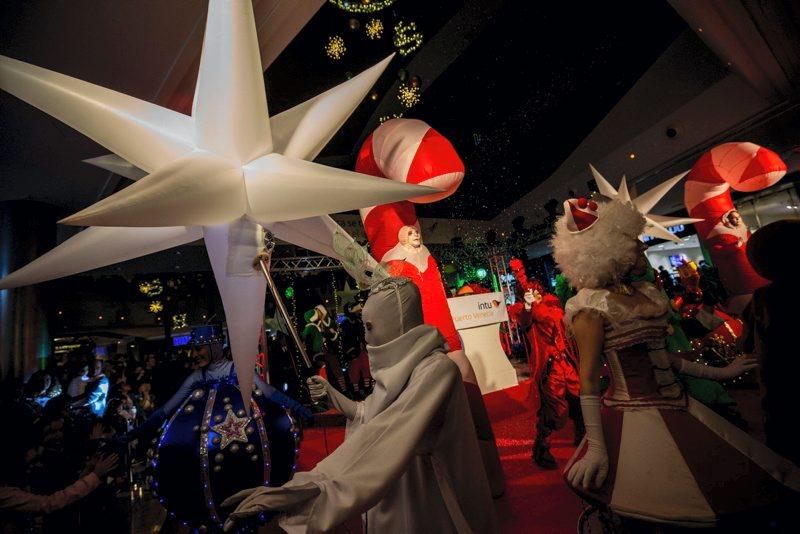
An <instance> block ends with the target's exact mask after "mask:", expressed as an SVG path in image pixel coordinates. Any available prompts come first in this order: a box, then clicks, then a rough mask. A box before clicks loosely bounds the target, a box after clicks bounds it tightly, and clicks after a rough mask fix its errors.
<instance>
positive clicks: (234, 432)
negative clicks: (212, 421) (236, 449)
mask: <svg viewBox="0 0 800 534" xmlns="http://www.w3.org/2000/svg"><path fill="white" fill-rule="evenodd" d="M249 422H250V418H249V417H236V414H235V413H233V410H231V409H230V408H228V413H227V414H225V420H224V421H222V422H221V423H217V424H216V425H211V430H213V431H214V432H216V433H217V434H219V437H220V439H221V442H220V444H219V448H220V450H222V449H224V448H225V447H227V446H228V445H230V444H231V443H233V442H234V441H239V442H241V443H247V423H249Z"/></svg>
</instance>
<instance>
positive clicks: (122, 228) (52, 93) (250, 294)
mask: <svg viewBox="0 0 800 534" xmlns="http://www.w3.org/2000/svg"><path fill="white" fill-rule="evenodd" d="M390 60H391V57H389V58H386V59H385V60H383V61H382V62H381V63H379V64H378V65H375V66H374V67H372V68H370V69H368V70H366V71H364V72H363V73H361V74H360V75H358V76H356V77H354V78H353V79H351V80H349V81H347V82H345V83H343V84H341V85H339V86H337V87H334V88H333V89H331V90H329V91H327V92H325V93H322V94H320V95H318V96H316V97H314V98H312V99H311V100H308V101H306V102H304V103H302V104H300V105H298V106H296V107H294V108H292V109H289V110H288V111H285V112H283V113H281V114H279V115H277V116H275V117H268V114H267V101H266V94H265V91H264V78H263V72H262V69H261V60H260V53H259V46H258V39H257V36H256V27H255V23H254V19H253V9H252V4H251V2H249V1H244V0H240V1H230V0H211V1H210V2H209V8H208V16H207V22H206V31H205V37H204V41H203V50H202V55H201V59H200V70H199V73H198V79H197V87H196V89H195V97H194V104H193V109H192V116H191V117H188V116H186V115H183V114H180V113H177V112H175V111H172V110H170V109H166V108H162V107H160V106H157V105H155V104H152V103H150V102H146V101H143V100H139V99H137V98H133V97H130V96H127V95H125V94H122V93H118V92H116V91H112V90H109V89H105V88H103V87H99V86H96V85H93V84H90V83H87V82H84V81H81V80H78V79H75V78H71V77H69V76H64V75H62V74H58V73H56V72H53V71H49V70H46V69H43V68H40V67H36V66H33V65H29V64H26V63H23V62H21V61H17V60H14V59H11V58H8V57H4V56H0V88H2V89H4V90H6V91H8V92H9V93H11V94H13V95H15V96H16V97H18V98H20V99H22V100H24V101H25V102H27V103H29V104H31V105H33V106H35V107H37V108H39V109H41V110H42V111H44V112H46V113H48V114H50V115H52V116H53V117H55V118H57V119H59V120H60V121H62V122H64V123H66V124H68V125H69V126H71V127H73V128H75V129H76V130H78V131H80V132H81V133H83V134H84V135H86V136H88V137H90V138H91V139H93V140H95V141H97V142H98V143H100V144H101V145H103V146H104V147H106V148H107V149H109V150H111V151H112V152H113V153H114V154H116V156H118V157H112V160H111V161H110V162H109V161H108V160H107V158H105V159H104V158H101V159H103V161H104V162H105V163H106V164H108V165H117V166H121V167H124V166H126V165H127V166H128V167H129V169H128V170H132V171H136V170H137V169H141V170H142V171H143V172H141V173H136V172H134V173H133V174H130V173H129V174H128V175H129V176H133V177H134V178H140V179H139V180H138V181H136V182H135V183H134V184H132V185H130V186H129V187H127V188H125V189H123V190H122V191H120V192H118V193H116V194H113V195H111V196H109V197H107V198H105V199H103V200H101V201H99V202H97V203H95V204H94V205H92V206H90V207H88V208H86V209H84V210H82V211H80V212H78V213H76V214H74V215H72V216H70V217H67V218H66V219H64V220H63V221H61V222H62V223H64V224H71V225H78V226H90V228H88V229H86V230H84V231H82V232H80V233H79V234H77V235H76V236H74V237H72V238H71V239H69V240H67V241H65V242H64V243H62V244H61V245H60V246H58V247H56V248H55V249H53V250H51V251H50V252H48V253H47V254H45V255H43V256H41V257H40V258H38V259H36V260H35V261H34V262H32V263H30V264H28V265H26V266H25V267H23V268H21V269H19V270H18V271H15V272H13V273H11V274H10V275H9V276H7V277H6V278H5V279H3V280H2V281H0V289H5V288H11V287H17V286H21V285H27V284H33V283H37V282H42V281H45V280H51V279H53V278H59V277H62V276H68V275H71V274H75V273H79V272H83V271H87V270H90V269H95V268H98V267H103V266H106V265H110V264H112V263H117V262H120V261H125V260H129V259H132V258H136V257H139V256H144V255H146V254H150V253H153V252H158V251H160V250H164V249H167V248H170V247H174V246H178V245H182V244H185V243H189V242H191V241H195V240H197V239H201V238H202V239H204V241H205V245H206V249H207V251H208V255H209V259H210V260H211V266H212V268H213V270H214V276H215V277H216V280H217V285H218V287H219V290H220V293H221V296H222V302H223V306H224V309H225V316H226V319H227V324H228V333H229V337H230V346H231V350H232V353H233V359H234V362H235V364H236V370H237V374H238V377H239V384H240V388H241V391H242V395H243V397H244V398H245V399H248V400H249V397H250V392H251V390H252V382H253V368H254V364H255V359H256V354H257V353H258V336H259V329H260V327H261V324H262V320H263V310H264V297H265V292H266V282H265V280H264V279H263V277H262V276H261V275H260V274H259V273H257V272H256V271H254V270H253V267H252V264H253V259H254V257H255V256H256V254H257V253H258V252H259V251H260V249H261V246H262V242H261V237H262V234H263V231H264V228H267V229H269V230H270V231H272V232H273V233H274V234H275V235H276V236H277V237H278V238H280V239H283V240H285V241H289V242H291V243H294V244H297V245H300V246H302V247H304V248H307V249H311V250H314V251H317V252H320V253H323V254H328V255H331V256H336V253H335V251H334V250H333V248H332V239H333V237H332V236H333V234H334V233H337V232H338V233H340V234H344V235H346V232H344V230H342V229H341V228H340V227H339V226H338V225H337V224H336V223H335V222H334V221H333V220H332V219H331V218H330V217H328V216H327V214H328V213H335V212H340V211H346V210H352V209H356V208H361V207H365V206H373V205H376V204H385V203H388V202H395V201H398V200H403V199H408V198H412V197H415V196H420V195H426V194H430V192H431V190H430V188H427V187H420V186H412V185H407V184H401V183H399V182H394V181H392V180H382V179H379V178H373V177H367V176H364V175H360V174H357V173H353V172H349V171H345V170H340V169H334V168H330V167H325V166H322V165H318V164H315V163H311V162H310V161H309V160H312V159H314V158H315V157H316V156H317V155H318V154H319V152H320V151H321V150H322V148H323V147H324V146H325V144H326V143H327V142H328V141H329V140H330V139H331V137H333V135H334V133H336V131H337V130H338V129H339V128H340V127H341V126H342V124H344V122H345V120H347V118H348V117H349V115H350V114H351V113H352V112H353V110H354V109H355V108H356V106H357V105H358V104H359V103H360V102H361V101H362V100H363V99H364V97H365V96H366V94H367V92H368V91H369V89H370V88H371V87H372V85H373V83H374V82H375V81H376V80H377V78H378V77H379V76H380V74H381V73H382V72H383V70H384V69H385V68H386V66H387V65H388V64H389V61H390ZM95 163H96V164H98V165H101V166H102V163H101V162H95ZM249 405H250V403H249V402H248V401H245V406H249Z"/></svg>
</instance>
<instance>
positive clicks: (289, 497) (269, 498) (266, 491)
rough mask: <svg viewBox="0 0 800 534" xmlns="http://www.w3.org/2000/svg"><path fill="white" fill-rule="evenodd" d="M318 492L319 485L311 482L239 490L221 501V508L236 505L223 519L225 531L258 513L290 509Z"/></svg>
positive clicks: (234, 527)
mask: <svg viewBox="0 0 800 534" xmlns="http://www.w3.org/2000/svg"><path fill="white" fill-rule="evenodd" d="M319 494H320V489H319V487H317V486H316V485H313V484H307V485H305V486H304V487H293V488H286V487H281V488H265V487H263V486H258V487H256V488H250V489H246V490H243V491H240V492H239V493H236V494H234V495H232V496H230V497H228V498H227V499H225V500H224V501H222V504H221V506H222V507H223V508H228V507H231V506H236V510H234V511H233V512H232V513H231V514H230V515H229V516H228V519H227V520H226V521H225V532H231V531H233V530H234V529H236V524H237V523H240V524H241V523H243V522H244V521H246V520H248V519H251V518H253V517H254V516H257V515H258V514H260V513H263V512H270V511H273V512H274V511H280V510H290V509H292V508H294V507H296V506H298V505H300V504H302V503H304V502H306V501H308V500H309V499H313V498H314V497H316V496H317V495H319Z"/></svg>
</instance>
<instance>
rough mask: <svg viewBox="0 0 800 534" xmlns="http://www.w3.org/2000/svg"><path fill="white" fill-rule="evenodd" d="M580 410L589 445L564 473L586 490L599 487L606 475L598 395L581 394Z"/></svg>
mask: <svg viewBox="0 0 800 534" xmlns="http://www.w3.org/2000/svg"><path fill="white" fill-rule="evenodd" d="M581 411H582V412H583V423H584V425H585V427H586V440H587V441H588V444H589V446H588V448H587V449H586V454H585V455H584V456H583V458H581V459H580V460H578V461H577V462H575V463H574V464H572V466H571V467H570V468H569V471H568V472H566V473H565V474H566V476H567V480H568V481H569V483H570V484H571V485H572V486H573V487H576V488H577V487H578V486H581V487H583V488H584V489H587V490H588V489H592V488H600V487H601V486H602V485H603V482H605V480H606V476H608V451H607V450H606V441H605V439H604V437H603V424H602V421H601V419H600V397H598V396H597V395H581Z"/></svg>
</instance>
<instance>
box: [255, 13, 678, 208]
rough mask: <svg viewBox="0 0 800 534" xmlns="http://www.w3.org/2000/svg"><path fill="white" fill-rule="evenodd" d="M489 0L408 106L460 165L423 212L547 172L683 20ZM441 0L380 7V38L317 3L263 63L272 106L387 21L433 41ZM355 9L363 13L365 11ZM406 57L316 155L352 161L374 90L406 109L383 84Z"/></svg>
mask: <svg viewBox="0 0 800 534" xmlns="http://www.w3.org/2000/svg"><path fill="white" fill-rule="evenodd" d="M496 3H500V4H502V5H501V7H500V8H499V9H498V10H496V11H495V12H494V16H493V17H492V18H491V20H488V21H486V24H485V25H484V27H483V31H482V32H481V33H480V34H479V35H478V37H477V38H476V39H474V40H473V41H472V42H471V43H469V45H468V46H467V47H466V49H465V51H464V52H463V53H461V55H460V56H459V57H458V58H457V59H456V61H455V62H453V63H452V64H450V66H449V67H448V68H447V69H446V70H444V72H443V73H442V74H441V75H440V76H439V77H438V78H437V79H436V80H434V81H433V83H428V82H426V80H425V79H424V78H423V79H422V88H423V94H422V101H421V103H420V104H419V105H417V106H416V107H414V108H412V109H411V110H410V111H408V112H406V113H405V116H407V117H414V118H419V119H422V120H425V121H426V122H428V123H429V124H431V125H432V126H433V127H434V128H436V129H437V130H439V131H440V132H441V133H443V134H444V135H445V136H446V137H448V138H449V139H450V140H451V141H452V142H453V143H454V145H455V146H456V148H457V150H458V151H459V153H460V154H461V156H462V158H463V159H464V161H465V163H466V167H467V178H466V180H465V182H464V184H463V185H462V186H461V188H460V190H459V191H458V192H457V193H456V194H455V195H453V196H452V197H451V198H449V199H447V200H445V201H441V202H438V203H435V204H429V205H425V206H421V207H420V210H419V212H420V214H421V215H423V216H428V217H447V218H470V219H491V218H493V217H494V216H496V215H497V214H498V213H499V212H500V211H501V210H502V209H503V208H505V207H507V206H508V205H510V204H511V203H512V202H513V201H514V200H516V199H517V198H518V197H519V196H521V195H522V194H524V193H526V192H528V191H530V190H531V189H533V188H534V187H535V186H536V185H538V184H539V183H540V182H541V181H542V180H544V179H546V178H547V177H548V176H549V175H550V174H551V173H552V172H553V171H554V170H555V169H556V168H557V167H558V165H560V164H561V162H562V161H563V160H564V159H565V158H566V157H567V156H568V155H569V154H570V152H572V150H573V149H574V148H575V147H576V146H577V145H578V144H579V143H580V142H581V141H582V140H583V139H584V137H585V136H586V135H587V134H588V133H589V132H590V131H591V130H592V129H593V128H594V127H595V125H596V124H597V123H598V122H599V121H600V120H601V119H602V118H603V117H604V116H605V115H606V114H607V113H608V111H609V110H610V109H611V108H612V107H613V106H614V105H615V104H616V103H617V102H618V101H619V100H620V99H621V98H622V96H623V95H624V94H625V93H626V92H627V91H628V89H630V87H631V86H632V85H633V84H634V83H635V82H636V80H638V79H639V77H640V76H641V75H642V74H643V72H644V71H645V70H647V68H649V67H650V66H651V65H652V63H653V62H654V61H655V60H656V58H657V57H658V56H659V55H660V54H661V53H662V52H663V51H664V50H665V49H666V48H667V47H668V46H669V45H670V44H671V43H672V42H673V41H674V40H675V38H676V37H677V36H678V35H679V34H680V32H681V31H683V30H685V29H686V24H685V22H684V21H683V19H681V18H680V17H679V16H678V14H677V13H676V12H675V11H674V10H673V9H672V8H671V7H670V6H669V5H668V4H667V3H666V2H636V1H627V2H603V3H599V2H593V3H584V2H547V3H543V2H522V1H506V2H496ZM436 4H437V5H436V8H435V9H432V7H431V2H429V1H420V0H399V1H398V2H397V3H396V4H395V5H394V6H393V7H392V8H390V9H387V10H385V11H383V12H381V13H379V14H378V15H379V16H380V17H379V18H381V19H382V20H383V21H384V25H385V27H386V30H385V32H384V36H383V39H381V40H380V41H368V40H366V39H365V38H363V33H359V32H353V31H351V30H350V29H349V19H350V18H353V16H352V15H350V14H348V13H345V12H343V11H341V10H339V9H337V8H336V7H335V6H333V5H330V4H326V5H324V6H323V7H322V8H321V9H320V10H319V12H318V13H317V14H316V16H315V17H314V18H313V19H312V20H311V22H310V23H309V24H308V25H307V26H306V27H305V28H304V29H303V30H302V31H301V32H300V34H299V35H298V36H297V38H295V40H294V41H293V42H292V43H291V44H290V45H289V47H288V48H287V49H286V50H285V51H284V52H283V54H282V55H281V56H280V57H279V58H278V59H277V60H276V61H275V63H273V65H272V66H271V67H270V68H269V69H268V70H267V73H266V80H267V89H268V92H269V99H270V112H271V113H274V112H279V111H282V110H283V109H286V108H288V107H291V106H292V105H294V104H296V103H298V102H301V101H302V100H304V99H305V98H308V97H310V96H313V95H314V94H316V93H318V92H319V90H320V89H321V88H327V87H329V86H333V85H335V84H336V83H339V82H341V81H343V80H344V79H345V78H346V76H347V73H348V72H350V73H357V72H359V71H361V70H363V69H364V68H366V67H368V66H370V65H372V64H374V63H375V62H377V61H378V60H380V59H382V58H383V57H385V56H386V55H387V54H389V53H391V51H392V46H391V44H390V41H389V39H388V36H389V34H390V27H391V26H392V25H393V24H394V21H396V20H400V19H402V20H407V21H408V20H410V21H414V22H416V24H417V27H418V28H419V30H421V31H422V32H423V34H424V35H425V39H426V41H428V40H430V39H432V38H433V37H434V36H435V35H436V33H437V32H439V31H440V29H441V28H442V26H443V25H445V24H446V23H447V21H448V20H449V19H450V18H451V17H453V16H454V14H456V13H457V12H458V11H459V10H460V9H462V8H463V6H464V5H465V2H463V1H454V0H444V1H439V2H437V3H436ZM357 18H358V20H359V22H360V23H361V24H364V23H365V22H366V20H367V19H368V18H371V16H360V17H357ZM630 21H640V22H639V23H636V24H632V23H631V22H630ZM334 34H339V35H342V36H343V37H344V39H345V41H346V43H347V47H348V51H347V53H346V55H345V57H344V58H343V59H342V60H340V61H338V62H334V61H332V60H330V59H328V58H327V57H326V56H325V55H324V54H323V52H322V48H323V44H324V42H325V40H326V39H327V37H328V36H330V35H334ZM457 38H458V36H457V35H456V37H455V38H454V45H459V43H457V42H455V41H456V39H457ZM412 59H413V55H412V56H408V57H400V56H397V57H396V58H395V60H394V61H393V62H392V64H391V66H390V67H389V69H388V71H387V74H385V75H384V76H383V77H382V78H381V80H380V82H379V83H378V84H377V86H376V91H377V92H378V94H379V95H380V97H379V99H378V100H377V101H372V100H370V99H367V100H365V102H364V103H363V104H362V105H361V106H360V107H359V108H358V110H357V111H356V112H355V113H354V114H353V116H352V118H351V119H350V120H349V121H348V123H347V124H346V125H345V127H344V128H342V130H341V131H340V132H339V133H338V134H337V135H336V137H334V139H333V140H332V141H331V143H330V144H329V145H328V146H327V148H326V149H325V151H323V153H322V154H321V155H320V159H321V160H322V161H323V162H326V163H328V164H334V165H341V166H350V167H351V168H352V164H353V161H354V155H355V153H356V151H357V150H358V148H359V147H358V146H357V145H358V141H359V139H362V138H363V137H364V136H365V134H366V133H368V132H366V131H365V127H367V128H373V127H374V125H373V124H371V123H370V122H369V120H370V117H371V115H372V114H373V112H374V111H375V109H376V108H378V106H379V105H380V103H381V100H383V99H387V100H388V101H389V102H391V104H392V105H393V106H394V107H393V111H394V112H399V111H401V108H400V106H399V103H398V102H396V96H395V94H394V93H393V92H392V93H388V94H387V90H389V89H390V88H391V86H392V83H393V82H394V81H395V80H396V77H397V75H398V72H399V71H401V70H402V69H404V68H406V67H407V66H408V64H409V62H410V61H411V60H412ZM414 74H415V72H413V70H409V71H408V75H409V76H412V75H414Z"/></svg>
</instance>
